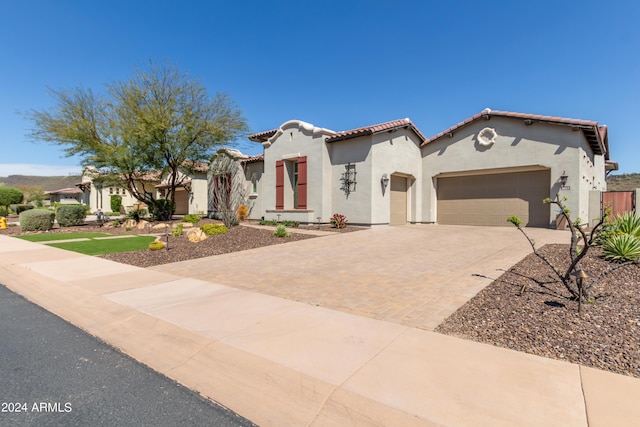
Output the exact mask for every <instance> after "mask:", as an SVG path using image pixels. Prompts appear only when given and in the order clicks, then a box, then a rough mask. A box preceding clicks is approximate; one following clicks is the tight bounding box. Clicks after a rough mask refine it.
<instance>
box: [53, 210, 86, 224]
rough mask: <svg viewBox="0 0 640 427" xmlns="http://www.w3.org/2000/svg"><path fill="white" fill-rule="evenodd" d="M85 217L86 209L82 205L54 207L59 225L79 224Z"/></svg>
mask: <svg viewBox="0 0 640 427" xmlns="http://www.w3.org/2000/svg"><path fill="white" fill-rule="evenodd" d="M86 217H87V209H86V208H85V206H84V205H67V206H59V207H58V208H57V209H56V220H57V221H58V224H59V225H60V227H71V226H74V225H81V224H83V223H84V219H85V218H86Z"/></svg>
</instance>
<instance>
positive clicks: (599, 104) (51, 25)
mask: <svg viewBox="0 0 640 427" xmlns="http://www.w3.org/2000/svg"><path fill="white" fill-rule="evenodd" d="M149 60H153V61H169V62H171V63H172V64H173V65H175V66H177V67H178V68H179V69H181V70H183V71H188V72H189V73H190V74H191V75H192V76H195V77H197V78H200V79H201V82H202V84H203V85H204V86H205V87H206V88H207V89H208V90H209V91H210V93H211V94H214V93H215V92H225V93H227V94H228V95H229V96H230V97H231V98H232V99H233V100H234V101H235V102H236V103H237V104H238V105H239V107H240V108H241V109H242V110H243V111H244V113H245V116H246V118H247V120H248V123H249V126H250V128H251V131H253V132H260V131H264V130H269V129H274V128H277V127H278V126H279V125H281V124H282V123H283V122H285V121H287V120H291V119H299V120H304V121H307V122H310V123H313V124H314V125H316V126H319V127H325V128H329V129H332V130H335V131H341V130H348V129H352V128H356V127H360V126H366V125H371V124H376V123H380V122H386V121H389V120H395V119H400V118H405V117H409V118H410V119H411V120H412V121H413V122H414V123H415V124H416V126H418V128H419V129H420V130H421V131H422V133H424V134H425V135H426V136H432V135H434V134H436V133H438V132H440V131H442V130H444V129H446V128H448V127H450V126H452V125H454V124H456V123H458V122H460V121H462V120H464V119H466V118H468V117H470V116H472V115H474V114H476V113H479V112H480V111H481V110H482V109H484V108H485V107H489V108H491V109H494V110H507V111H516V112H521V113H531V114H543V115H551V116H561V117H570V118H576V119H585V120H594V121H598V122H599V123H600V124H606V125H608V126H609V144H610V149H611V159H612V160H615V161H618V162H619V164H620V171H619V172H617V173H631V172H640V149H639V148H638V141H637V138H638V133H639V132H638V131H637V130H635V129H636V126H637V125H638V119H637V118H638V115H639V114H640V78H639V77H640V2H638V1H637V0H636V1H618V0H609V1H593V0H582V1H563V0H551V1H547V0H536V1H515V0H505V1H494V0H484V1H472V0H468V1H462V0H459V1H458V0H446V1H442V0H440V1H430V0H423V1H418V0H416V1H402V0H396V1H382V0H380V1H378V0H353V1H349V0H341V1H340V0H338V1H333V0H323V1H304V0H299V1H278V0H272V1H264V0H261V1H242V0H236V1H213V0H211V1H205V0H200V1H195V0H181V1H177V0H176V1H166V0H109V1H86V0H74V1H72V0H56V1H51V0H39V1H36V0H20V1H14V0H0V176H6V175H11V174H24V175H66V174H68V173H74V172H75V173H78V172H79V171H80V167H79V162H78V160H77V159H73V158H65V157H64V153H63V151H62V149H61V148H60V147H57V146H54V145H49V144H46V143H34V142H31V141H29V139H28V138H27V133H28V129H29V127H30V126H31V123H30V122H28V121H27V120H26V119H25V118H24V117H23V116H21V115H20V114H18V112H20V111H25V110H29V109H43V108H47V107H49V106H50V105H51V99H50V98H49V97H48V95H47V87H50V88H53V89H64V88H72V87H76V86H83V87H85V88H91V89H93V90H94V91H101V90H102V88H103V86H104V84H105V83H111V82H113V81H116V80H125V79H128V78H129V77H130V76H131V74H132V70H133V68H134V67H136V66H144V65H145V64H146V63H147V62H148V61H149ZM239 148H240V149H241V150H242V151H244V152H245V153H247V154H257V153H259V152H261V151H262V147H261V146H260V145H259V144H255V143H252V142H249V141H248V140H244V141H239Z"/></svg>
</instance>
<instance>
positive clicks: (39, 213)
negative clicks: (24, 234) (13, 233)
mask: <svg viewBox="0 0 640 427" xmlns="http://www.w3.org/2000/svg"><path fill="white" fill-rule="evenodd" d="M55 217H56V214H55V212H51V211H49V210H46V209H30V210H28V211H24V212H22V213H21V214H20V217H19V221H20V227H21V228H22V231H47V230H51V229H52V228H53V220H54V219H55Z"/></svg>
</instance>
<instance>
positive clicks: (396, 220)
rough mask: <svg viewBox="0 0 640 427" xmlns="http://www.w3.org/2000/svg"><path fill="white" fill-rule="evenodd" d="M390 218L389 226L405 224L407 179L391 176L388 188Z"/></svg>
mask: <svg viewBox="0 0 640 427" xmlns="http://www.w3.org/2000/svg"><path fill="white" fill-rule="evenodd" d="M390 193H391V194H390V199H391V218H390V221H389V224H391V225H403V224H406V223H407V178H405V177H403V176H395V175H391V186H390Z"/></svg>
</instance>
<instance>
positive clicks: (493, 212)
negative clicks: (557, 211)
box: [437, 171, 550, 227]
mask: <svg viewBox="0 0 640 427" xmlns="http://www.w3.org/2000/svg"><path fill="white" fill-rule="evenodd" d="M549 187H550V178H549V171H532V172H515V173H505V174H492V175H476V176H461V177H451V178H439V179H438V192H437V193H438V218H437V221H438V223H440V224H459V225H497V226H507V225H508V223H507V221H506V219H507V217H509V216H511V215H517V216H518V217H520V219H522V222H523V224H525V225H529V226H543V227H546V226H548V225H549V206H548V205H545V204H544V203H542V200H543V199H545V198H547V197H549Z"/></svg>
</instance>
